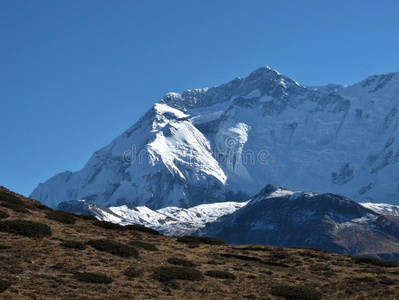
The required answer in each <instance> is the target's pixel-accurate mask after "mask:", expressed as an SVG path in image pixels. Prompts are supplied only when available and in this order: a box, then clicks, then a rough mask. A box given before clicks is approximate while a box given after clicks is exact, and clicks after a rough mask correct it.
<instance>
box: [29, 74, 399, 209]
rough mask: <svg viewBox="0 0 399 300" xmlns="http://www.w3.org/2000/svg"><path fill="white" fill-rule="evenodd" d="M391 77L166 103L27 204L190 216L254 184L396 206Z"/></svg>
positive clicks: (398, 86)
mask: <svg viewBox="0 0 399 300" xmlns="http://www.w3.org/2000/svg"><path fill="white" fill-rule="evenodd" d="M398 108H399V73H391V74H386V75H373V76H370V77H368V78H366V79H365V80H362V81H361V82H359V83H356V84H353V85H337V84H330V85H326V86H322V87H309V86H304V85H301V84H299V83H298V82H296V81H295V80H293V79H290V78H288V77H286V76H284V75H282V74H280V73H279V72H278V71H276V70H273V69H271V68H269V67H262V68H260V69H257V70H255V71H254V72H252V73H251V74H250V75H249V76H247V77H245V78H236V79H234V80H232V81H230V82H228V83H226V84H222V85H219V86H216V87H212V88H205V89H195V90H187V91H184V92H182V93H168V94H167V95H166V96H165V97H163V98H162V99H161V100H160V101H159V102H158V103H156V104H155V105H154V106H153V107H152V108H151V109H150V110H149V111H148V112H147V113H146V114H145V115H144V116H143V117H142V118H140V119H139V120H138V121H137V122H136V123H135V124H134V125H133V126H132V127H130V128H129V129H127V130H126V131H125V132H124V133H122V134H121V135H120V136H118V137H117V138H115V139H114V140H113V141H112V142H111V143H110V144H109V145H107V146H105V147H104V148H102V149H100V150H98V151H96V152H95V153H94V154H93V156H92V157H91V158H90V160H89V161H88V162H87V163H86V165H85V166H84V167H83V169H82V170H80V171H77V172H70V171H66V172H63V173H60V174H58V175H56V176H54V177H52V178H50V179H48V180H47V181H46V182H45V183H41V184H39V185H38V187H37V188H36V189H35V190H34V191H33V192H32V194H31V196H30V197H31V198H34V199H37V200H40V201H41V202H42V203H44V204H46V205H48V206H50V207H53V208H55V207H57V206H58V205H59V204H60V203H61V202H65V201H71V200H85V201H88V202H90V203H93V204H96V205H100V206H104V207H110V206H122V205H127V206H129V207H133V206H134V207H137V206H146V207H148V208H149V209H152V210H159V209H162V208H166V207H181V208H190V207H194V206H198V205H201V204H210V203H217V202H226V201H234V202H243V201H248V199H250V198H251V197H253V196H254V195H255V194H256V193H257V192H258V191H259V190H260V189H262V188H263V186H264V184H265V183H270V184H274V185H279V186H284V187H287V188H289V189H291V190H298V191H314V192H316V193H335V194H342V195H344V196H345V197H348V198H350V199H353V200H355V201H358V202H369V203H378V202H384V203H397V200H398V196H399V184H398V182H399V180H398V179H399V175H398V174H399V173H398V172H397V167H398V161H399V145H398V132H399V131H398V125H399V115H398Z"/></svg>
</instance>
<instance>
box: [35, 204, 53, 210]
mask: <svg viewBox="0 0 399 300" xmlns="http://www.w3.org/2000/svg"><path fill="white" fill-rule="evenodd" d="M33 205H34V207H36V208H37V209H40V210H51V208H50V207H48V206H46V205H44V204H41V203H39V202H35V203H34V204H33Z"/></svg>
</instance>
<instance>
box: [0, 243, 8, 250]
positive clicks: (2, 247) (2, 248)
mask: <svg viewBox="0 0 399 300" xmlns="http://www.w3.org/2000/svg"><path fill="white" fill-rule="evenodd" d="M10 248H11V247H10V246H7V245H3V244H0V250H6V249H10Z"/></svg>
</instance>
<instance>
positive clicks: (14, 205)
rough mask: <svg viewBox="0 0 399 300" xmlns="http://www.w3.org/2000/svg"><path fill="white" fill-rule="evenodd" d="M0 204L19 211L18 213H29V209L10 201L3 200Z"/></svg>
mask: <svg viewBox="0 0 399 300" xmlns="http://www.w3.org/2000/svg"><path fill="white" fill-rule="evenodd" d="M0 205H1V206H3V207H5V208H8V209H11V210H13V211H15V212H20V213H25V214H26V213H29V210H27V209H26V208H25V207H23V206H22V205H20V204H17V203H12V202H5V203H1V204H0Z"/></svg>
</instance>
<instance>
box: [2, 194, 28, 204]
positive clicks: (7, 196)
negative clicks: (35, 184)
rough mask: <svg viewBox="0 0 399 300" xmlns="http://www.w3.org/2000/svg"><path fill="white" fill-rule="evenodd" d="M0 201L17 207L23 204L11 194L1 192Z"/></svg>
mask: <svg viewBox="0 0 399 300" xmlns="http://www.w3.org/2000/svg"><path fill="white" fill-rule="evenodd" d="M0 201H1V202H3V203H14V204H18V205H24V202H23V201H22V200H21V199H20V198H18V197H17V196H14V195H12V194H6V193H3V192H2V193H0Z"/></svg>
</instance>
